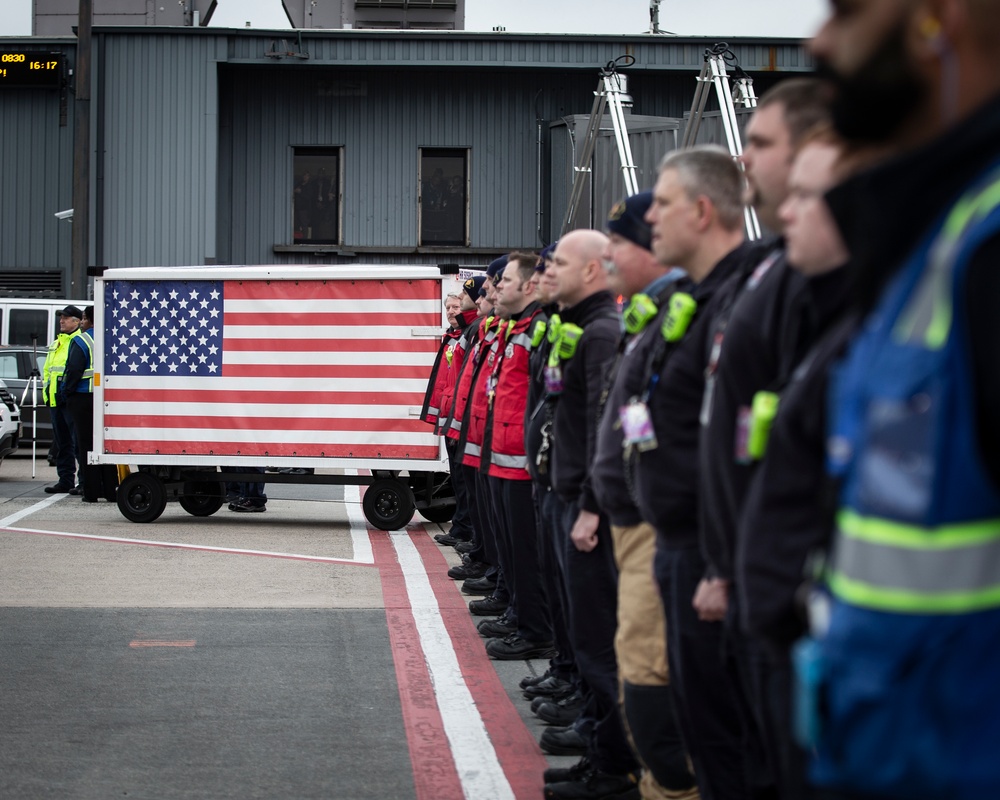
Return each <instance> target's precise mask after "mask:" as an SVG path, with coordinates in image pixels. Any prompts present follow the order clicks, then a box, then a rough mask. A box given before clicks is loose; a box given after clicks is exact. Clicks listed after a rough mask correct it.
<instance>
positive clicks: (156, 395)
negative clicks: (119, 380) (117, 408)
mask: <svg viewBox="0 0 1000 800" xmlns="http://www.w3.org/2000/svg"><path fill="white" fill-rule="evenodd" d="M109 380H110V381H112V382H113V381H114V378H113V377H112V378H110V379H109ZM293 394H294V400H295V403H296V404H297V405H309V404H313V405H373V402H372V401H373V400H377V401H378V402H377V403H374V404H377V405H385V406H395V405H405V406H419V405H422V404H423V402H424V393H423V392H379V393H378V394H377V395H373V394H372V393H371V392H338V391H337V390H336V389H331V390H330V391H328V392H294V393H292V392H289V391H288V389H283V388H281V387H280V386H276V387H275V388H274V390H273V391H268V392H264V391H251V390H245V389H241V390H234V391H221V390H214V389H209V390H206V389H118V388H114V387H113V386H110V385H108V386H106V387H105V389H104V400H105V402H118V403H126V402H131V403H164V404H171V403H245V404H248V405H289V402H290V399H291V397H292V395H293Z"/></svg>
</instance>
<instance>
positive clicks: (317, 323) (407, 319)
mask: <svg viewBox="0 0 1000 800" xmlns="http://www.w3.org/2000/svg"><path fill="white" fill-rule="evenodd" d="M223 321H224V323H225V324H226V325H247V326H258V325H260V326H264V327H271V326H273V325H289V326H294V325H302V326H304V327H308V328H321V327H323V326H326V325H357V326H359V327H360V326H368V325H409V326H417V327H423V326H430V327H435V326H441V328H442V330H443V328H444V326H443V324H442V322H441V315H440V314H433V313H426V314H414V313H407V314H400V313H398V312H396V313H385V314H383V313H374V314H371V313H365V312H361V311H358V312H343V313H337V312H307V313H302V312H294V311H275V312H270V311H265V312H262V313H255V312H243V311H226V312H225V313H224V314H223Z"/></svg>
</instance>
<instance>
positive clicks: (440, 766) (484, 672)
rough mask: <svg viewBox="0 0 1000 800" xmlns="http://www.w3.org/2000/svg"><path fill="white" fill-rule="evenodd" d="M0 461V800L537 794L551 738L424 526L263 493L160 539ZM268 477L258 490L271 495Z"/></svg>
mask: <svg viewBox="0 0 1000 800" xmlns="http://www.w3.org/2000/svg"><path fill="white" fill-rule="evenodd" d="M34 463H35V467H34V468H35V470H36V475H35V476H34V477H32V462H31V459H30V458H25V457H21V456H15V457H8V458H7V459H5V460H4V461H3V463H2V465H0V798H5V799H11V800H20V799H21V798H67V800H69V799H72V800H87V799H89V798H93V799H94V800H105V798H110V797H128V798H150V799H151V800H158V799H159V798H343V799H344V800H365V799H366V798H393V799H394V800H397V799H398V800H407V799H408V798H414V800H452V798H454V800H459V799H460V798H470V800H471V799H472V798H476V799H477V800H508V799H516V800H520V798H539V797H541V795H542V777H541V773H542V770H544V768H545V767H546V766H548V765H550V764H552V765H559V766H568V765H570V764H572V763H573V762H574V761H575V759H574V758H553V757H548V758H547V757H545V756H544V755H543V754H542V753H541V751H540V750H539V749H538V746H537V744H536V741H537V737H538V735H540V733H541V731H542V730H543V729H544V724H543V723H541V722H540V721H539V720H538V719H537V718H535V717H534V716H533V715H532V714H531V713H530V710H529V708H528V703H527V702H526V701H525V700H523V699H522V696H521V692H520V690H519V689H518V686H517V683H518V681H519V680H520V679H521V678H523V677H524V676H525V675H528V674H537V673H539V672H541V671H543V670H544V669H545V667H546V663H545V662H543V661H531V662H524V661H520V662H494V661H491V660H490V659H488V658H487V656H486V654H485V650H484V649H483V646H482V640H481V638H480V637H479V636H478V633H477V632H476V631H475V628H474V621H475V620H474V618H473V617H471V616H470V615H469V614H468V608H467V603H468V601H469V600H470V599H473V598H468V597H465V596H463V595H462V594H461V592H460V591H459V587H458V585H457V584H455V583H454V582H452V581H450V580H449V579H448V578H447V577H446V576H445V572H446V570H447V568H448V566H449V565H452V564H457V563H459V559H458V556H457V555H456V554H455V553H454V551H453V550H452V549H451V548H442V547H440V546H439V545H437V544H436V543H434V542H433V539H432V535H433V534H435V533H439V532H441V530H442V528H441V527H440V526H438V525H435V524H432V523H424V522H422V521H421V520H420V519H419V517H417V518H415V519H414V520H413V522H411V524H410V526H408V528H407V529H406V530H405V531H400V532H394V533H391V534H387V533H384V532H381V531H375V530H370V529H368V527H367V525H366V524H365V523H364V520H363V516H362V513H361V509H360V497H359V494H358V489H357V487H327V486H322V487H307V486H293V485H284V486H279V485H276V484H275V485H272V486H270V487H268V490H267V494H268V497H269V501H268V504H267V511H266V512H265V513H263V514H237V513H232V512H229V511H228V510H227V509H225V508H223V509H222V510H221V511H219V512H218V513H217V514H215V515H213V516H211V517H193V516H190V515H188V514H187V513H186V512H185V511H184V510H183V509H182V508H181V507H180V506H179V505H178V504H176V503H170V504H168V505H167V509H166V511H165V512H164V514H163V515H162V516H161V517H160V518H159V519H158V520H156V521H155V522H152V523H149V524H145V525H140V524H136V523H132V522H129V521H128V520H126V519H125V518H124V517H123V516H122V515H121V514H120V512H119V511H118V508H117V506H116V505H114V504H111V503H106V502H104V501H101V502H99V503H94V504H85V503H82V502H81V501H80V500H79V498H77V497H74V496H70V495H47V494H45V493H44V491H43V488H44V486H46V485H49V484H51V483H54V482H55V479H56V476H55V470H54V469H53V468H51V467H48V466H47V464H46V463H45V460H44V458H43V457H40V458H38V459H37V460H36V461H35V462H34ZM265 480H266V478H265Z"/></svg>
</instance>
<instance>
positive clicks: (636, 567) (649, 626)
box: [611, 522, 670, 686]
mask: <svg viewBox="0 0 1000 800" xmlns="http://www.w3.org/2000/svg"><path fill="white" fill-rule="evenodd" d="M611 539H612V541H613V542H614V548H615V563H616V564H617V565H618V631H617V633H616V634H615V654H616V655H617V657H618V678H619V680H622V681H626V682H627V683H631V684H633V685H634V686H666V685H667V684H668V683H670V675H669V672H668V669H667V626H666V621H665V617H664V615H663V601H662V600H661V599H660V589H659V587H658V586H657V585H656V579H655V578H654V577H653V556H654V554H655V553H656V530H655V529H654V528H653V526H652V525H650V524H649V523H647V522H643V523H640V524H639V525H635V526H633V527H629V528H625V527H620V526H618V525H612V526H611Z"/></svg>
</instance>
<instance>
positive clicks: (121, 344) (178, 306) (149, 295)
mask: <svg viewBox="0 0 1000 800" xmlns="http://www.w3.org/2000/svg"><path fill="white" fill-rule="evenodd" d="M222 301H223V295H222V281H115V282H113V283H109V284H108V285H107V287H106V288H105V297H104V308H105V309H106V313H105V320H104V327H105V338H104V341H105V343H106V345H105V355H104V371H105V373H107V374H109V375H189V376H190V375H221V374H222Z"/></svg>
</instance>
